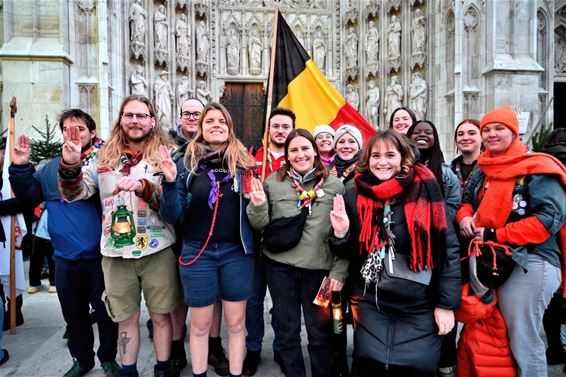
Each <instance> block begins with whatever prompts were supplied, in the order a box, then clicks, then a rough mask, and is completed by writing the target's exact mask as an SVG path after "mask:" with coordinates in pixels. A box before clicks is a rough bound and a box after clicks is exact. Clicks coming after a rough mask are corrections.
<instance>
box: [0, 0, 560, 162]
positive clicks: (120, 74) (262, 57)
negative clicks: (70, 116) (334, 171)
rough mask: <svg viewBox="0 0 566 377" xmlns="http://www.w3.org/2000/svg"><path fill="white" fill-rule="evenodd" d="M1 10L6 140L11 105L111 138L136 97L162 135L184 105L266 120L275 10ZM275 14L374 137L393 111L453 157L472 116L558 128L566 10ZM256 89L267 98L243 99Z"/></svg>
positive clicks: (160, 0) (115, 3) (398, 0)
mask: <svg viewBox="0 0 566 377" xmlns="http://www.w3.org/2000/svg"><path fill="white" fill-rule="evenodd" d="M0 5H1V7H0V22H1V23H2V28H1V29H0V30H2V33H1V34H0V46H1V48H0V68H1V72H0V80H1V90H0V101H1V103H2V115H1V117H2V124H3V125H4V126H3V127H4V128H5V125H6V124H7V119H8V117H9V106H8V103H9V101H10V99H11V97H12V96H16V97H17V101H18V112H17V114H16V124H17V126H18V133H19V132H22V131H23V130H28V129H29V128H30V127H31V125H36V126H43V124H44V118H45V116H46V115H47V116H48V117H49V118H50V119H51V120H52V121H54V120H55V117H56V115H57V113H58V112H59V111H60V110H62V109H63V108H67V107H80V108H82V109H84V110H86V111H88V112H90V113H91V114H92V115H93V116H94V118H95V120H96V121H97V124H98V125H99V131H100V132H99V133H100V134H101V135H102V136H103V137H104V136H106V135H107V134H108V130H109V128H110V127H112V124H113V122H114V121H115V119H116V118H117V115H118V114H117V111H118V107H119V105H120V102H121V100H122V99H123V98H124V97H125V96H127V95H129V94H131V93H142V94H145V95H147V96H149V98H151V99H152V100H153V101H154V104H155V105H156V109H157V112H158V118H159V120H160V121H161V122H162V123H163V124H164V125H166V126H167V127H174V126H175V124H176V120H177V115H178V113H179V106H180V105H179V104H180V103H181V102H182V101H183V100H184V98H187V97H188V96H196V97H197V98H201V99H202V100H203V101H209V100H215V101H221V102H225V103H227V104H231V105H232V106H234V104H237V103H240V102H238V101H237V100H240V97H246V96H250V97H253V98H252V101H251V102H248V105H245V106H246V108H249V109H250V111H254V109H255V111H256V112H257V113H258V114H260V113H261V108H262V106H264V103H265V97H264V96H265V91H266V89H267V78H268V73H269V63H270V39H271V34H272V27H273V26H272V25H273V24H272V23H273V15H274V1H273V0H41V1H39V0H3V1H1V2H0ZM280 10H281V12H282V13H283V15H284V17H285V19H286V20H287V23H288V24H289V25H290V27H291V28H292V29H293V31H294V32H295V35H296V36H297V38H298V39H299V40H300V41H301V43H302V44H303V46H304V47H305V49H306V50H307V52H308V53H309V55H310V56H311V58H312V59H313V61H314V62H315V63H316V64H317V66H318V67H319V68H320V69H321V70H322V71H323V72H324V73H325V75H326V76H327V78H328V79H329V80H330V82H331V83H332V84H333V85H334V86H335V87H336V88H337V89H338V90H339V91H340V92H341V93H342V95H343V96H344V97H345V98H346V99H347V100H348V101H349V102H350V103H351V104H352V105H353V106H354V107H356V108H357V109H358V110H359V112H360V113H361V114H362V115H363V116H365V117H366V119H368V120H369V121H370V123H372V125H374V126H375V127H376V128H383V127H386V126H387V123H388V116H389V114H390V112H391V111H392V110H393V109H394V108H395V107H396V106H398V105H401V104H402V105H405V106H409V107H411V108H412V109H413V110H415V112H416V113H417V116H418V118H424V119H430V120H432V121H433V122H434V123H435V124H436V125H437V126H438V128H439V131H440V132H441V138H442V140H441V141H442V143H443V145H444V146H445V148H446V151H447V152H448V153H447V155H448V156H450V155H451V153H450V152H452V149H453V145H452V144H453V143H452V132H453V129H454V127H455V125H456V124H457V123H458V122H459V121H460V120H462V119H464V118H480V117H481V116H482V114H483V113H484V112H485V111H487V110H489V109H491V108H493V107H495V106H501V105H506V104H509V105H512V106H513V107H515V108H517V109H520V110H521V111H522V112H523V113H524V115H526V117H525V118H524V119H525V121H524V122H523V124H524V125H525V126H526V128H525V129H524V130H523V131H525V132H527V133H528V132H529V130H528V128H529V127H530V128H532V127H534V126H535V125H536V124H537V123H543V124H549V123H551V122H552V121H553V119H554V109H555V108H556V103H558V102H559V100H560V101H562V102H561V103H563V102H564V101H565V100H564V97H566V89H564V86H565V85H566V0H555V1H552V0H282V1H280ZM557 84H561V86H560V85H559V86H558V87H560V88H562V89H561V90H560V91H559V93H555V87H557V86H556V85H557ZM238 85H239V86H242V87H244V89H243V91H239V92H237V91H235V89H234V88H235V87H236V86H238ZM253 85H255V87H256V88H258V87H259V88H260V93H259V95H258V94H257V90H256V92H255V94H254V92H253V91H247V90H246V89H245V88H246V87H247V86H253ZM242 93H243V94H242ZM250 93H251V94H250ZM307 95H308V94H307ZM254 96H255V97H254ZM555 97H556V98H555ZM250 104H251V105H250ZM254 104H255V105H254ZM242 106H244V105H242ZM248 106H249V107H248ZM254 106H255V107H254ZM244 112H245V110H244ZM263 121H264V120H263V118H261V116H260V117H259V118H258V120H256V121H254V122H252V123H259V124H252V125H250V124H247V125H246V127H252V128H253V127H255V128H257V127H260V128H261V123H262V122H263ZM247 122H248V123H249V121H247ZM248 134H249V133H248ZM249 139H250V140H252V141H253V142H256V143H257V137H256V138H255V139H254V138H249Z"/></svg>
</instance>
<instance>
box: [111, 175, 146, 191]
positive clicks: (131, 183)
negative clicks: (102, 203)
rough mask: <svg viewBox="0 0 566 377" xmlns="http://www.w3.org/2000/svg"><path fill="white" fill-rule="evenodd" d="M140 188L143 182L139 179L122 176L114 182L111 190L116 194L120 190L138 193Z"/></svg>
mask: <svg viewBox="0 0 566 377" xmlns="http://www.w3.org/2000/svg"><path fill="white" fill-rule="evenodd" d="M142 189H143V184H142V182H141V181H140V180H139V179H135V178H131V177H122V178H120V179H119V180H118V181H117V182H116V186H114V191H112V194H113V195H116V194H117V193H119V192H120V191H130V192H131V191H134V192H137V193H140V192H141V190H142Z"/></svg>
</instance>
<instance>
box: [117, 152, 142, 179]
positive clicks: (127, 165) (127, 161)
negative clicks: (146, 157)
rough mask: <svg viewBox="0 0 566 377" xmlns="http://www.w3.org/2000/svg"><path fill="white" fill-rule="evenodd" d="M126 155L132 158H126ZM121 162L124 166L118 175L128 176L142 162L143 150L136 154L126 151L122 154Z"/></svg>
mask: <svg viewBox="0 0 566 377" xmlns="http://www.w3.org/2000/svg"><path fill="white" fill-rule="evenodd" d="M128 155H129V156H132V157H128ZM121 160H122V162H123V163H124V166H122V169H120V173H122V174H123V175H130V171H131V169H132V168H133V167H134V166H136V165H137V164H139V163H140V161H141V160H143V149H142V150H141V151H139V152H137V153H136V152H135V151H134V150H132V149H126V150H124V153H123V154H122V158H121Z"/></svg>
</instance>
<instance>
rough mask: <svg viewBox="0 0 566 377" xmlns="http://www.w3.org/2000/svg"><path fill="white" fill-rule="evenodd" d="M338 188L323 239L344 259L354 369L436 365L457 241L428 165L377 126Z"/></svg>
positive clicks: (408, 370) (406, 371) (411, 370)
mask: <svg viewBox="0 0 566 377" xmlns="http://www.w3.org/2000/svg"><path fill="white" fill-rule="evenodd" d="M354 180H355V182H354V183H355V187H354V188H352V189H350V190H348V191H347V192H346V194H345V195H344V197H343V198H342V197H341V196H339V195H337V197H336V198H335V199H334V208H333V211H332V212H331V214H330V219H331V223H332V229H331V230H330V234H329V243H330V246H331V249H332V250H333V251H334V252H335V254H337V255H338V256H342V257H346V258H348V259H349V260H350V275H351V276H352V282H353V288H352V295H351V297H350V300H351V305H352V311H353V315H354V358H355V361H356V369H357V372H358V375H359V376H375V375H378V374H379V375H380V376H430V377H433V376H434V375H435V372H436V369H437V365H438V360H439V357H440V347H441V344H442V335H445V334H447V333H448V332H450V330H452V328H453V327H454V314H453V310H454V309H457V308H458V306H459V304H460V267H459V261H458V241H457V239H456V235H455V233H454V230H453V228H452V224H451V222H450V221H446V209H445V205H444V199H443V197H442V193H441V191H440V187H439V186H438V183H437V181H436V178H435V177H434V174H433V173H432V172H431V171H430V170H428V169H427V168H426V167H424V166H422V165H419V164H415V156H414V153H413V149H412V147H411V145H410V144H409V142H408V140H407V139H406V138H405V137H403V136H402V135H401V134H399V133H398V132H396V131H393V130H386V131H382V132H379V133H377V134H376V135H374V136H373V138H372V139H371V140H370V142H369V144H368V145H367V147H366V149H365V150H364V152H363V157H362V161H361V162H360V164H359V166H358V174H356V177H355V178H354Z"/></svg>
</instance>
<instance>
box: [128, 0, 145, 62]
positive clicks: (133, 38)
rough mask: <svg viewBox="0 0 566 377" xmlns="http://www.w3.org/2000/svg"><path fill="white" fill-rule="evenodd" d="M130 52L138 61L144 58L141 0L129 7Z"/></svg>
mask: <svg viewBox="0 0 566 377" xmlns="http://www.w3.org/2000/svg"><path fill="white" fill-rule="evenodd" d="M129 20H130V42H131V44H130V50H131V51H132V53H133V55H134V56H135V57H136V59H138V58H139V57H140V56H144V57H145V51H144V48H143V47H144V44H145V9H144V8H143V6H142V5H141V0H135V1H134V2H132V5H131V6H130V15H129Z"/></svg>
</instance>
